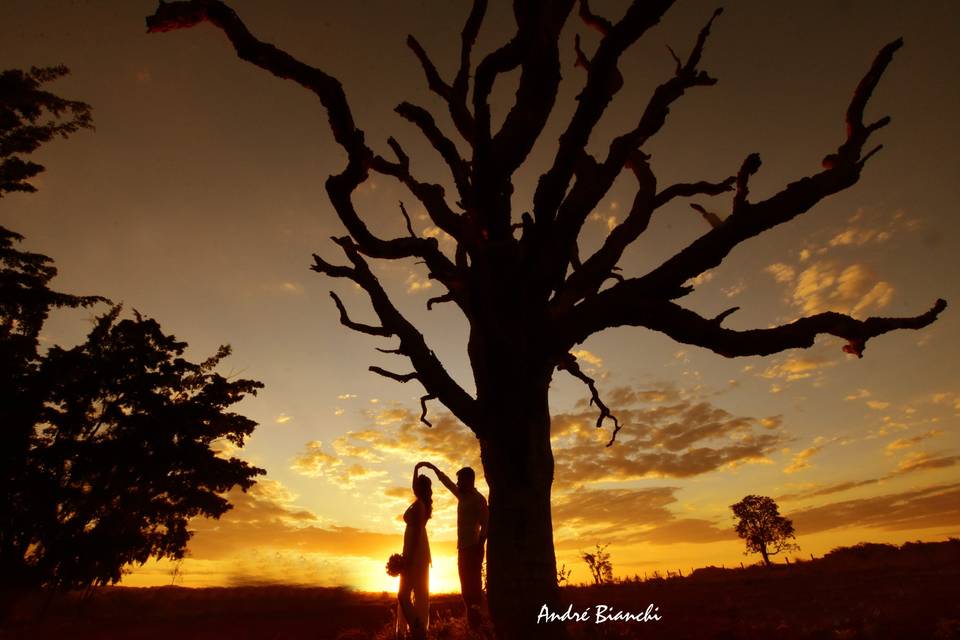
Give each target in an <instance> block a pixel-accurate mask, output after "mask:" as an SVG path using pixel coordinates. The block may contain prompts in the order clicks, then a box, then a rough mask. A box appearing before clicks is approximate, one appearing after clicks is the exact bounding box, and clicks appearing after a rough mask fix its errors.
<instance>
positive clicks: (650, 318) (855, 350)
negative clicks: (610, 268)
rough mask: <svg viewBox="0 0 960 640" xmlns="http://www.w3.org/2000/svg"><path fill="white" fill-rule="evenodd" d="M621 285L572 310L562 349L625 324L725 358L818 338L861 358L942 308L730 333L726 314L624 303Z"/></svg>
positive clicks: (818, 318) (837, 316) (659, 303)
mask: <svg viewBox="0 0 960 640" xmlns="http://www.w3.org/2000/svg"><path fill="white" fill-rule="evenodd" d="M621 286H622V285H617V286H615V287H611V288H610V289H608V290H606V291H602V292H600V293H599V294H597V295H596V296H595V297H594V298H592V299H591V300H589V301H587V302H585V303H584V304H582V305H580V306H578V307H577V308H575V309H574V311H573V313H571V315H570V317H569V318H568V321H569V323H568V324H567V327H566V332H565V340H563V341H562V342H561V347H563V348H570V347H572V346H573V345H575V344H577V343H579V342H582V341H583V340H585V339H586V338H587V337H588V336H589V335H591V334H593V333H595V332H596V331H599V330H601V329H604V328H608V327H617V326H623V325H629V326H639V327H646V328H648V329H652V330H654V331H659V332H661V333H664V334H666V335H668V336H670V337H671V338H673V339H674V340H676V341H678V342H682V343H684V344H692V345H696V346H700V347H704V348H706V349H709V350H711V351H713V352H715V353H719V354H720V355H722V356H726V357H728V358H733V357H739V356H765V355H770V354H771V353H778V352H780V351H784V350H786V349H796V348H807V347H811V346H813V343H814V340H815V339H816V337H817V336H818V335H820V334H829V335H833V336H837V337H838V338H843V339H844V340H846V341H847V344H846V345H844V347H843V350H844V351H845V352H847V353H851V354H853V355H856V356H857V357H862V356H863V350H864V348H865V346H866V343H867V340H869V339H870V338H874V337H876V336H879V335H882V334H884V333H888V332H890V331H894V330H897V329H922V328H923V327H926V326H927V325H929V324H931V323H932V322H933V321H934V320H936V319H937V316H939V315H940V313H941V312H942V311H943V310H944V309H945V308H946V307H947V303H946V302H945V301H944V300H937V302H936V304H934V306H933V307H932V308H931V309H930V310H929V311H927V312H926V313H922V314H920V315H918V316H913V317H907V318H884V317H871V318H867V319H866V320H857V319H855V318H852V317H850V316H847V315H844V314H842V313H836V312H834V311H828V312H825V313H818V314H816V315H813V316H809V317H806V318H801V319H799V320H796V321H794V322H791V323H789V324H785V325H781V326H778V327H773V328H769V329H752V330H748V331H735V330H732V329H725V328H723V327H722V326H721V325H720V322H719V320H723V318H724V317H726V316H727V315H729V314H730V313H731V311H726V312H724V313H721V314H720V315H719V316H717V317H716V318H713V319H707V318H703V317H701V316H700V315H698V314H696V313H694V312H693V311H690V310H689V309H684V308H683V307H681V306H679V305H677V304H675V303H673V302H671V301H668V300H651V299H637V298H632V299H625V297H624V291H625V290H624V289H622V288H621ZM618 289H619V291H618ZM601 318H603V319H602V320H601Z"/></svg>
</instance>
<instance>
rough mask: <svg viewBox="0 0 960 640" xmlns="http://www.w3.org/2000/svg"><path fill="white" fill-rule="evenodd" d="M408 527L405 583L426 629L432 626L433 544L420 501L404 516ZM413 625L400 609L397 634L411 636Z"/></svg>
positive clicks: (415, 609)
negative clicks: (431, 544)
mask: <svg viewBox="0 0 960 640" xmlns="http://www.w3.org/2000/svg"><path fill="white" fill-rule="evenodd" d="M403 521H404V522H406V523H407V527H406V529H405V531H404V533H403V557H404V560H405V561H406V566H405V567H404V570H403V573H402V574H401V576H400V583H401V591H402V589H403V583H404V582H407V583H408V584H409V585H411V586H412V587H413V610H414V612H415V614H416V616H417V617H418V618H419V619H420V620H422V621H423V627H424V629H427V628H428V627H429V626H430V542H429V541H428V540H427V514H426V509H425V507H424V506H423V504H421V503H420V501H417V502H414V503H413V504H412V505H410V506H409V507H408V508H407V510H406V512H404V514H403ZM412 623H413V621H412V620H411V621H408V620H406V617H405V616H404V614H403V608H402V607H400V606H397V634H398V635H400V634H401V633H404V632H408V629H407V625H408V624H409V625H410V627H411V628H412V626H413V624H412Z"/></svg>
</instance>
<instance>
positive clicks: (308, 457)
mask: <svg viewBox="0 0 960 640" xmlns="http://www.w3.org/2000/svg"><path fill="white" fill-rule="evenodd" d="M341 464H343V463H342V462H341V460H340V459H339V458H337V456H335V455H332V454H329V453H326V452H325V451H324V450H323V442H321V441H320V440H311V441H310V442H308V443H307V444H306V445H304V451H303V453H301V454H299V455H297V456H296V457H294V459H293V460H292V461H291V464H290V468H291V469H292V470H294V471H296V472H297V473H300V474H303V475H305V476H310V477H312V478H317V477H320V476H323V475H326V474H327V473H329V472H331V471H333V470H334V469H336V468H337V467H339V466H340V465H341Z"/></svg>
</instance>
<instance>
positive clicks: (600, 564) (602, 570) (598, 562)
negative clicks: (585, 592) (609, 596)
mask: <svg viewBox="0 0 960 640" xmlns="http://www.w3.org/2000/svg"><path fill="white" fill-rule="evenodd" d="M609 546H610V545H608V544H604V545H599V544H598V545H597V550H596V551H594V552H593V553H590V552H585V553H581V554H580V557H581V558H583V561H584V562H586V563H587V567H588V568H589V569H590V577H591V578H593V584H608V583H610V582H613V563H612V562H611V561H610V554H609V553H607V547H609Z"/></svg>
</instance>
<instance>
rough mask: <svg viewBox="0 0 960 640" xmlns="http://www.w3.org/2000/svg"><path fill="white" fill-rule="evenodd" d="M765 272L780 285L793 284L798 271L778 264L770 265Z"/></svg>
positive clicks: (780, 263)
mask: <svg viewBox="0 0 960 640" xmlns="http://www.w3.org/2000/svg"><path fill="white" fill-rule="evenodd" d="M764 271H766V272H767V273H769V274H770V275H772V276H773V279H774V280H776V281H777V282H779V283H780V284H788V283H791V282H793V279H794V278H796V277H797V272H796V269H794V268H793V267H791V266H790V265H788V264H784V263H782V262H776V263H774V264H771V265H768V266H767V267H766V268H765V269H764Z"/></svg>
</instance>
